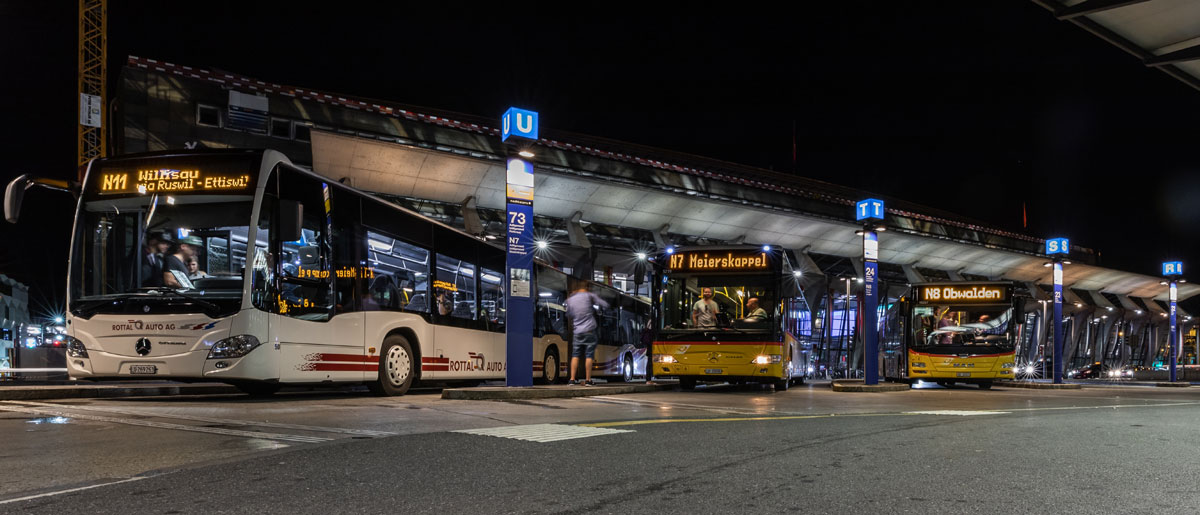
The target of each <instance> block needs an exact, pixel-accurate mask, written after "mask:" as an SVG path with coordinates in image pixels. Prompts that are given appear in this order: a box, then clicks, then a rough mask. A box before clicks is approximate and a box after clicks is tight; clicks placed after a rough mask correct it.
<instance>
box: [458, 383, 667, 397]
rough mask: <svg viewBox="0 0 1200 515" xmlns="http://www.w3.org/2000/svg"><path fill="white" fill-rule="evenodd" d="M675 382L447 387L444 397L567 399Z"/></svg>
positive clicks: (640, 390) (664, 386)
mask: <svg viewBox="0 0 1200 515" xmlns="http://www.w3.org/2000/svg"><path fill="white" fill-rule="evenodd" d="M675 386H676V384H675V382H674V381H672V382H670V383H658V384H627V385H621V386H529V387H512V388H510V387H507V386H484V387H481V388H446V389H444V390H442V398H443V399H450V400H458V401H502V400H510V399H564V398H571V397H592V396H595V395H618V394H623V393H646V392H657V391H660V390H671V389H674V388H675Z"/></svg>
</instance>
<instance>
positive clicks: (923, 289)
mask: <svg viewBox="0 0 1200 515" xmlns="http://www.w3.org/2000/svg"><path fill="white" fill-rule="evenodd" d="M1010 299H1012V285H1011V284H1003V283H996V284H981V283H976V284H923V285H920V286H917V301H918V302H921V303H925V304H998V303H1006V302H1008V301H1009V300H1010Z"/></svg>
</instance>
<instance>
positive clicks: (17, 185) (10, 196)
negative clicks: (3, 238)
mask: <svg viewBox="0 0 1200 515" xmlns="http://www.w3.org/2000/svg"><path fill="white" fill-rule="evenodd" d="M28 187H29V174H25V175H22V176H20V177H17V178H16V179H13V180H12V182H10V183H8V188H7V189H5V190H4V219H5V220H8V223H10V224H15V223H17V217H18V216H19V215H20V214H21V201H22V200H24V199H25V189H26V188H28Z"/></svg>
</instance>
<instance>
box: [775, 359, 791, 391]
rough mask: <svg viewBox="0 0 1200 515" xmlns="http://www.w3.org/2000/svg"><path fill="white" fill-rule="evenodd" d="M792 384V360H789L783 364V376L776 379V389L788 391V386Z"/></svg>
mask: <svg viewBox="0 0 1200 515" xmlns="http://www.w3.org/2000/svg"><path fill="white" fill-rule="evenodd" d="M791 385H792V362H791V361H789V362H787V363H784V364H783V377H781V378H780V379H779V380H778V381H775V391H777V392H786V391H787V389H788V387H789V386H791Z"/></svg>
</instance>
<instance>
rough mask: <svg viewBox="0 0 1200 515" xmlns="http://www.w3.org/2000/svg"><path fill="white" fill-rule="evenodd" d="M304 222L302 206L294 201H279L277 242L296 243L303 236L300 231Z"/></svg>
mask: <svg viewBox="0 0 1200 515" xmlns="http://www.w3.org/2000/svg"><path fill="white" fill-rule="evenodd" d="M303 220H304V204H301V203H300V202H297V201H295V200H280V201H279V228H278V229H277V230H276V232H278V233H279V241H296V240H298V239H300V238H301V237H302V236H304V232H303V231H301V230H300V228H301V227H302V225H303Z"/></svg>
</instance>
